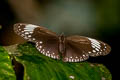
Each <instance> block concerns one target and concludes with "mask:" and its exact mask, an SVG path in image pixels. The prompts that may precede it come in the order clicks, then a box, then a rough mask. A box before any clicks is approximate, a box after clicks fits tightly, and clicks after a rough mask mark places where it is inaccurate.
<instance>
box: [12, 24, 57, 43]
mask: <svg viewBox="0 0 120 80" xmlns="http://www.w3.org/2000/svg"><path fill="white" fill-rule="evenodd" d="M14 31H15V32H16V33H17V34H18V35H20V36H22V37H23V38H24V39H26V40H28V41H32V42H35V41H39V40H44V39H47V38H56V37H57V35H56V33H54V32H52V31H50V30H48V29H46V28H45V27H41V26H37V25H33V24H25V23H17V24H15V25H14Z"/></svg>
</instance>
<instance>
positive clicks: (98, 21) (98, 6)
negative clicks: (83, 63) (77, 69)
mask: <svg viewBox="0 0 120 80" xmlns="http://www.w3.org/2000/svg"><path fill="white" fill-rule="evenodd" d="M119 16H120V15H119V2H118V0H0V25H1V26H2V29H1V30H0V45H4V46H7V45H12V44H15V43H24V42H25V41H24V40H23V39H22V38H20V37H19V36H17V35H16V34H14V32H13V24H15V23H17V22H24V23H32V24H37V25H42V26H45V27H47V28H48V29H50V30H53V31H54V32H56V33H58V34H60V33H62V32H64V33H65V34H66V35H74V34H77V35H82V36H89V37H92V38H96V39H99V40H102V41H104V42H106V43H108V44H109V45H110V46H111V47H112V51H111V53H110V54H109V55H107V56H104V57H96V58H90V59H89V60H88V61H90V62H95V63H103V64H104V65H105V66H106V67H107V68H108V69H109V70H110V72H111V73H112V74H113V73H114V71H115V69H114V68H113V67H116V69H117V66H116V65H118V62H117V61H119V60H118V59H119V53H120V52H119V45H120V42H119V41H120V26H119V21H120V20H119V19H120V18H119ZM113 77H114V74H113Z"/></svg>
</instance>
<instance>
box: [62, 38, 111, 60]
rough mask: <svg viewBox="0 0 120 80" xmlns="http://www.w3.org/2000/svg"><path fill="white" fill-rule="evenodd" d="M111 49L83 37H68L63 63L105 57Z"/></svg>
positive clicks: (101, 43) (102, 43)
mask: <svg viewBox="0 0 120 80" xmlns="http://www.w3.org/2000/svg"><path fill="white" fill-rule="evenodd" d="M110 50H111V48H110V46H109V45H108V44H106V43H104V42H102V41H99V40H95V39H92V38H88V37H83V36H70V37H67V38H66V53H65V55H64V58H63V61H65V62H80V61H84V60H86V59H88V58H89V56H93V57H95V56H101V55H107V54H108V53H109V52H110Z"/></svg>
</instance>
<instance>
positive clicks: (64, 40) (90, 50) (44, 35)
mask: <svg viewBox="0 0 120 80" xmlns="http://www.w3.org/2000/svg"><path fill="white" fill-rule="evenodd" d="M14 32H15V33H16V34H18V35H20V36H21V37H23V38H24V39H25V40H28V41H30V42H33V43H35V45H36V48H37V50H38V51H39V52H40V53H41V54H43V55H45V56H48V57H50V58H53V59H58V60H60V59H62V61H64V62H81V61H85V60H87V59H88V58H89V56H92V57H96V56H104V55H107V54H108V53H110V51H111V47H110V46H109V45H108V44H106V43H104V42H102V41H99V40H96V39H93V38H89V37H84V36H79V35H73V36H67V37H66V36H65V35H64V34H60V35H57V34H56V33H55V32H52V31H50V30H48V29H47V28H45V27H42V26H37V25H33V24H25V23H17V24H15V25H14Z"/></svg>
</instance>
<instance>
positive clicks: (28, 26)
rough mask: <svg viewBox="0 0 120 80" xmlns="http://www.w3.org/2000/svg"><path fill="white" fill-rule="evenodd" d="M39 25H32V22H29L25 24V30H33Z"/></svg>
mask: <svg viewBox="0 0 120 80" xmlns="http://www.w3.org/2000/svg"><path fill="white" fill-rule="evenodd" d="M37 27H38V26H36V25H32V24H28V25H26V26H25V28H24V31H29V32H33V31H34V29H35V28H37Z"/></svg>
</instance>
